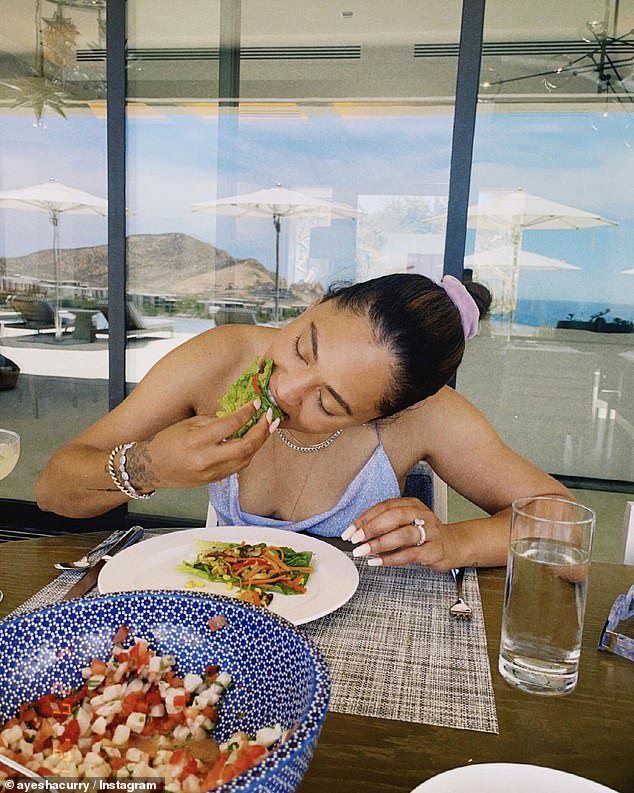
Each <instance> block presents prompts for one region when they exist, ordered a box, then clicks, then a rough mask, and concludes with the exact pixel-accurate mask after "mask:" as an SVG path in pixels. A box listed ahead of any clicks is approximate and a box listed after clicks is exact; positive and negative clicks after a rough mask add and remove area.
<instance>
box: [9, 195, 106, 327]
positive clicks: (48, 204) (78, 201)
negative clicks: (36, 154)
mask: <svg viewBox="0 0 634 793" xmlns="http://www.w3.org/2000/svg"><path fill="white" fill-rule="evenodd" d="M0 205H1V206H3V207H5V208H6V209H23V210H35V211H37V212H47V213H48V217H49V220H50V222H51V225H52V226H53V263H54V268H55V336H56V338H59V337H60V336H61V334H62V325H61V317H60V313H59V310H60V298H59V281H60V262H59V219H60V215H62V213H65V212H70V213H72V214H74V215H107V214H108V202H107V201H106V199H105V198H101V197H100V196H96V195H92V193H86V192H85V191H84V190H78V189H77V188H75V187H69V186H68V185H65V184H64V183H63V182H59V181H57V180H56V179H49V181H48V182H43V183H42V184H37V185H32V186H31V187H23V188H20V189H18V190H0Z"/></svg>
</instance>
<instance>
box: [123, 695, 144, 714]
mask: <svg viewBox="0 0 634 793" xmlns="http://www.w3.org/2000/svg"><path fill="white" fill-rule="evenodd" d="M122 708H123V713H125V714H126V715H128V716H129V715H130V713H149V712H150V705H149V703H148V701H147V699H146V697H145V694H144V693H143V692H142V691H133V692H132V693H130V694H126V695H125V697H124V698H123V702H122Z"/></svg>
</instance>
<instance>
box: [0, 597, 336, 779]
mask: <svg viewBox="0 0 634 793" xmlns="http://www.w3.org/2000/svg"><path fill="white" fill-rule="evenodd" d="M217 614H224V615H225V617H226V618H227V623H228V624H227V625H226V626H225V627H224V628H222V629H221V630H216V631H212V630H211V629H210V628H209V627H208V625H207V622H208V620H209V619H210V618H211V617H213V616H215V615H217ZM122 624H124V625H127V627H128V628H129V629H130V632H131V633H132V634H133V635H136V636H138V637H142V638H144V639H147V640H148V641H149V642H150V646H151V647H152V648H153V649H155V650H156V651H157V652H159V653H161V654H166V653H170V654H174V655H175V656H176V661H177V669H178V670H179V672H180V673H181V674H185V673H187V672H200V671H201V670H202V669H204V668H205V666H207V665H208V664H217V665H218V666H219V667H220V668H221V669H223V670H224V671H227V672H229V674H231V676H232V677H233V680H234V685H233V686H232V687H231V688H230V689H229V691H228V692H227V693H226V695H225V697H224V699H223V704H222V707H221V710H220V718H219V720H218V724H217V727H216V737H217V739H218V740H219V741H223V740H225V739H226V738H228V737H229V736H230V735H231V734H232V733H233V732H235V731H236V730H243V731H245V732H247V733H250V734H253V733H255V731H256V730H258V729H259V728H260V727H265V726H267V725H269V724H275V723H277V722H279V723H280V724H281V725H282V728H283V729H288V728H290V727H292V726H293V725H295V724H297V728H296V729H295V731H294V732H293V733H292V735H291V736H290V737H289V738H288V740H287V741H286V742H285V743H284V744H283V745H282V746H281V747H279V748H278V749H275V750H274V751H272V752H271V754H270V755H269V756H268V757H266V758H265V759H264V760H263V761H262V762H261V763H260V764H259V765H257V766H255V767H254V768H252V769H250V770H249V771H247V772H245V773H244V774H241V775H240V776H239V777H237V778H236V779H234V780H233V781H231V782H229V783H227V784H226V785H223V786H222V788H219V790H222V791H227V793H228V792H229V791H265V790H266V791H271V792H272V793H278V792H279V793H287V791H294V790H295V789H296V788H297V786H298V785H299V783H300V781H301V779H302V777H303V776H304V774H305V772H306V769H307V768H308V764H309V762H310V760H311V758H312V756H313V752H314V749H315V745H316V743H317V737H318V735H319V731H320V729H321V726H322V724H323V721H324V718H325V716H326V711H327V709H328V698H329V693H330V680H329V674H328V668H327V666H326V664H325V662H324V660H323V658H322V657H321V655H320V653H319V651H318V650H317V649H316V648H315V647H314V645H313V644H312V643H311V642H310V641H309V640H307V639H306V638H305V637H304V636H303V635H302V634H301V632H300V630H299V629H298V628H296V627H294V626H293V625H291V623H290V622H287V621H286V620H284V619H283V618H282V617H279V616H277V615H275V614H271V613H269V612H266V611H265V610H264V609H261V608H258V607H256V606H251V605H250V604H248V603H243V602H240V601H236V600H234V599H232V598H226V597H222V596H215V595H206V594H202V593H195V592H191V593H190V592H187V593H185V592H162V591H161V592H129V593H123V594H114V595H103V596H99V597H89V598H83V599H80V600H71V601H67V602H62V603H57V604H55V605H53V606H47V607H45V608H42V609H38V610H36V611H32V612H29V613H27V614H23V615H21V616H19V617H15V618H13V619H10V620H5V621H4V622H0V659H1V663H0V722H3V721H5V720H6V719H8V718H10V717H11V716H15V715H17V711H18V706H19V705H20V704H21V703H22V702H28V701H32V700H34V699H36V698H37V697H40V696H42V695H43V694H46V693H48V692H50V691H55V690H60V691H62V692H63V691H66V690H68V688H69V687H71V686H76V685H77V684H78V683H80V682H81V680H82V678H81V671H80V670H81V669H82V667H84V666H86V665H87V663H88V662H89V661H90V660H91V659H93V658H103V659H106V658H108V657H109V655H110V650H111V649H112V637H113V635H114V633H115V631H116V630H117V628H119V626H120V625H122Z"/></svg>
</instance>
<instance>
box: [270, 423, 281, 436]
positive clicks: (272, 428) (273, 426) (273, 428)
mask: <svg viewBox="0 0 634 793" xmlns="http://www.w3.org/2000/svg"><path fill="white" fill-rule="evenodd" d="M279 425H280V420H279V419H275V421H274V422H273V423H272V424H271V426H270V427H269V433H270V434H271V435H272V434H273V433H274V432H275V430H276V429H277V428H278V427H279Z"/></svg>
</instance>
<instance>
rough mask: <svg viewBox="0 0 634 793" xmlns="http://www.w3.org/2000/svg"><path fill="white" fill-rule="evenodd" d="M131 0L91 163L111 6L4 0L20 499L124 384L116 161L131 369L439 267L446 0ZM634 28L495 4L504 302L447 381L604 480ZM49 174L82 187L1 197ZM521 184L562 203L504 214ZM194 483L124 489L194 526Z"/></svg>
mask: <svg viewBox="0 0 634 793" xmlns="http://www.w3.org/2000/svg"><path fill="white" fill-rule="evenodd" d="M123 5H125V9H126V10H125V13H126V50H125V56H126V68H125V71H126V75H125V77H126V83H127V88H126V97H125V100H126V101H125V104H126V116H125V148H122V147H119V148H117V146H116V145H115V146H114V147H112V149H111V156H110V162H108V160H107V156H106V151H107V147H106V123H107V119H108V115H107V111H108V102H110V103H111V104H110V111H112V110H113V106H112V103H113V102H114V101H115V99H114V98H113V95H112V92H108V91H107V85H106V56H107V50H106V2H105V0H5V2H4V3H3V38H2V39H1V41H2V44H1V45H0V46H1V47H2V52H1V53H0V136H1V139H2V147H1V148H0V328H1V332H0V354H2V355H3V356H4V358H3V359H0V374H1V373H2V372H3V370H6V372H5V375H4V377H5V379H4V380H3V381H1V383H0V384H2V388H3V389H4V390H2V389H0V415H1V420H0V424H1V425H4V426H7V427H11V428H14V429H17V430H19V431H20V432H21V433H22V435H23V440H24V452H23V455H22V458H21V460H20V462H19V464H18V467H17V468H16V470H15V473H14V474H12V476H11V477H8V478H7V479H5V480H3V481H2V482H0V498H3V499H18V500H23V501H26V502H28V501H33V499H34V494H33V488H34V483H35V480H36V478H37V475H38V473H39V471H40V470H41V468H42V466H43V465H44V463H45V461H46V459H47V458H48V457H49V456H50V455H51V454H52V452H53V451H54V450H55V449H56V448H58V447H59V446H60V445H61V444H63V443H64V442H66V441H67V440H69V439H70V438H71V437H73V436H74V435H75V434H76V433H77V432H78V431H79V430H80V429H81V428H82V427H84V426H87V425H89V424H90V423H91V422H92V421H94V420H95V419H96V418H97V417H98V416H100V415H103V413H104V412H106V410H107V409H108V405H107V394H108V377H110V378H111V379H112V378H117V377H122V375H121V372H117V371H116V367H115V370H114V371H113V367H112V366H111V367H110V372H109V368H108V367H109V361H110V362H112V357H110V358H109V355H110V356H112V348H113V347H116V345H113V344H112V342H111V337H110V333H109V331H110V328H109V319H110V317H109V313H110V312H109V294H108V266H107V255H108V248H107V244H106V243H107V232H108V226H107V221H106V216H105V214H104V201H105V198H106V197H107V195H108V179H107V174H108V167H110V168H111V169H112V166H113V158H114V159H115V160H116V162H115V163H114V165H115V166H116V165H117V164H119V165H122V166H123V165H125V168H126V199H125V202H124V203H125V207H124V206H123V203H122V205H121V206H120V207H118V208H115V210H116V211H120V212H121V213H123V211H124V210H125V217H126V245H125V250H126V257H125V258H126V261H125V262H124V261H123V260H121V261H120V260H118V259H116V258H115V260H114V261H111V262H110V275H111V276H112V274H113V272H114V273H115V274H118V276H119V280H118V283H119V284H121V285H123V284H124V283H125V284H126V290H127V291H126V294H125V296H124V297H125V299H124V302H125V304H126V308H125V311H126V322H127V328H126V331H127V332H126V338H125V349H124V348H123V345H121V359H122V360H125V381H126V384H127V385H126V387H127V389H128V390H130V389H132V388H134V386H135V383H137V382H138V381H139V380H140V379H141V378H142V377H143V375H144V374H145V373H146V372H147V371H148V369H149V368H150V367H151V366H152V365H153V364H154V363H155V362H156V361H157V360H158V359H159V358H160V357H162V356H163V355H164V354H166V353H167V352H168V351H169V350H171V349H173V348H174V347H175V346H177V345H179V344H181V343H182V342H183V341H185V340H187V339H188V338H191V337H192V336H193V335H195V334H197V333H200V332H202V331H204V330H206V329H207V328H211V327H214V326H215V325H218V324H222V323H227V322H248V323H252V322H253V323H283V322H285V321H287V320H288V319H290V318H292V317H293V316H295V315H296V314H297V313H299V312H301V311H303V310H304V309H305V308H306V306H308V305H309V304H310V303H311V302H312V301H314V300H315V299H317V298H318V297H319V296H320V295H321V294H323V292H324V290H326V289H327V288H328V287H329V285H331V284H332V283H333V282H340V281H351V280H352V281H354V280H362V279H366V278H369V277H372V276H375V275H380V274H383V273H388V272H399V271H401V272H402V271H408V272H419V273H424V274H426V275H429V276H431V277H433V278H436V279H438V278H440V277H441V275H442V272H443V266H445V265H444V260H445V258H446V257H445V243H446V240H445V237H446V225H445V219H446V217H447V212H448V209H449V210H450V211H451V209H452V207H451V206H449V200H450V183H452V184H453V182H452V181H451V180H452V177H453V178H454V179H455V177H456V176H459V177H461V178H462V179H463V184H464V180H467V179H468V177H469V175H468V174H467V173H461V174H455V173H454V174H452V173H451V168H450V163H451V156H452V150H451V146H452V134H453V126H454V109H455V107H454V106H455V96H456V77H457V69H458V55H459V42H460V34H461V31H460V25H461V14H462V7H461V3H459V2H450V3H447V2H446V0H430V1H429V2H425V3H421V2H419V3H413V2H410V0H396V1H395V2H392V3H390V4H388V5H386V4H385V3H382V2H378V0H368V2H363V3H358V2H351V3H349V4H347V5H343V6H342V5H341V4H340V3H335V2H333V0H326V1H325V2H320V3H315V2H312V3H309V2H304V1H303V0H302V2H297V0H192V1H191V2H187V3H161V4H157V3H156V2H153V0H128V2H127V3H125V4H120V3H113V4H109V6H110V12H111V18H112V16H113V15H114V13H115V11H114V9H115V8H116V10H117V13H119V12H120V10H121V9H122V8H123ZM632 28H634V0H621V1H620V2H615V1H614V0H605V2H600V3H598V4H597V3H596V2H595V1H594V0H592V1H591V2H590V1H588V2H586V1H585V0H575V2H574V3H560V4H559V5H558V6H557V7H553V5H552V3H546V2H538V3H533V4H529V5H527V4H525V3H521V2H519V0H517V1H515V0H514V2H512V3H509V2H502V0H489V2H488V3H487V14H486V25H485V37H484V46H483V53H482V64H481V86H480V92H479V105H478V113H477V126H476V136H475V146H474V151H473V171H472V174H471V196H470V200H469V216H468V217H469V219H468V229H467V236H466V259H465V262H464V265H465V267H466V268H468V270H471V271H472V272H473V277H474V278H477V279H479V280H483V281H485V282H486V283H488V284H489V285H490V286H491V288H492V290H493V292H494V295H495V305H494V313H493V316H492V318H491V319H490V320H489V321H488V322H487V323H486V324H485V325H484V327H483V329H482V333H481V334H480V336H479V337H477V338H476V339H474V340H473V341H472V342H470V344H469V347H468V353H467V356H466V359H465V362H464V364H463V367H462V369H461V370H460V374H459V377H458V383H457V386H458V389H459V390H461V391H462V392H464V393H465V394H466V395H467V396H469V397H470V398H471V399H473V401H474V402H475V403H476V404H477V405H479V406H480V407H481V408H482V409H483V410H484V412H485V413H486V414H487V416H488V417H489V418H490V419H491V421H492V422H493V423H494V425H495V426H496V428H497V429H498V431H499V432H500V433H501V434H502V436H503V437H504V438H505V439H506V440H507V441H508V442H509V444H510V445H512V446H513V447H514V448H516V449H517V450H518V451H519V452H520V453H522V454H524V455H525V456H527V457H529V458H530V459H532V460H534V461H535V462H536V463H538V464H539V465H540V466H542V467H544V468H546V469H547V470H549V471H551V472H553V473H555V474H560V475H565V476H569V477H584V478H590V479H593V480H594V481H595V484H596V483H597V482H598V483H601V482H604V483H605V486H606V487H608V486H609V485H610V483H611V482H614V481H615V480H618V481H619V482H621V489H623V485H622V483H623V482H631V481H632V480H634V460H633V457H632V452H631V449H632V446H633V444H632V440H633V436H634V415H633V413H632V400H631V397H630V398H629V399H628V394H631V392H632V389H633V388H634V376H633V370H632V367H633V366H634V360H633V352H632V348H633V346H634V345H633V344H632V340H633V339H634V333H633V332H632V331H633V330H634V325H632V323H633V322H634V313H633V312H634V309H633V306H634V297H633V294H634V274H632V273H631V272H628V271H631V270H632V266H633V262H632V259H631V254H630V252H631V250H632V249H633V248H634V245H633V243H634V240H633V239H632V238H633V237H634V223H633V217H632V208H631V200H630V199H629V193H630V187H629V182H628V175H629V173H631V171H632V147H633V146H634V124H633V123H632V119H633V118H634V115H633V114H634V102H633V101H632V92H634V88H633V86H632V73H633V65H634V61H633V58H632V46H633V44H632V37H631V35H630V34H629V33H628V31H630V30H631V29H632ZM119 45H120V46H121V47H123V38H122V39H121V41H120V42H119ZM112 117H113V116H112V115H110V118H111V119H112ZM111 137H112V131H111ZM121 140H123V137H122V138H121ZM469 144H470V141H469V140H457V142H456V146H458V147H460V146H466V147H467V148H468V147H469ZM463 161H464V160H463ZM51 179H57V180H58V181H59V184H58V185H57V187H58V188H59V189H60V190H61V189H64V188H72V189H75V190H81V191H83V193H85V194H86V195H85V196H84V201H83V204H82V205H81V206H77V205H71V206H68V205H67V206H66V207H65V208H64V209H63V210H62V207H61V205H60V206H59V207H57V210H56V211H55V212H53V211H52V207H51V204H50V202H49V203H48V204H47V203H46V201H45V199H46V196H44V197H42V196H40V199H41V203H40V205H38V206H37V207H36V206H35V205H33V204H30V205H29V204H26V203H24V202H23V203H22V204H21V205H19V206H18V205H17V204H16V203H11V200H13V201H15V200H17V199H18V198H19V196H17V197H16V196H15V195H14V196H13V199H12V198H11V196H9V195H7V194H8V193H9V192H11V193H16V192H19V191H20V190H22V189H24V188H29V187H37V188H38V189H40V191H42V190H45V189H50V187H51V185H46V183H48V182H49V180H51ZM278 186H280V187H282V188H285V189H288V190H292V191H294V192H295V193H300V194H302V195H303V203H302V199H301V197H298V196H294V197H288V196H287V199H286V202H285V204H284V210H283V211H282V210H281V209H279V200H278V202H277V207H278V209H277V210H276V211H275V212H273V211H271V213H270V214H268V215H267V214H264V215H262V214H258V213H256V211H255V208H254V206H253V203H254V202H253V200H251V201H249V200H248V199H249V195H250V194H252V193H254V192H256V191H263V190H264V191H276V190H277V189H278ZM518 196H520V197H521V198H523V199H529V198H530V200H531V201H533V198H532V197H535V200H540V201H542V202H544V204H543V205H544V206H546V205H547V204H552V203H555V204H559V205H562V207H563V209H562V210H561V212H563V215H562V216H559V217H558V220H552V221H551V222H550V223H548V222H546V221H542V222H541V223H533V222H532V221H531V222H530V223H529V220H528V214H527V213H528V210H526V212H525V213H524V215H522V214H521V213H520V212H519V211H518V212H515V213H513V212H509V207H511V206H512V205H513V202H518V203H519V201H518ZM3 197H4V200H3ZM228 198H231V199H232V200H231V201H227V200H226V199H228ZM451 200H452V202H454V201H455V193H453V197H451ZM240 202H241V203H242V205H241V207H240V208H239V209H236V208H235V207H233V208H232V207H229V206H227V204H232V203H233V204H235V203H240ZM319 202H321V203H322V204H326V205H327V206H329V207H330V209H324V208H323V206H321V208H318V207H317V206H316V204H318V203H319ZM283 203H284V202H283ZM500 205H501V206H502V209H500V208H499V207H500ZM496 206H497V207H498V208H497V209H496ZM300 208H301V212H300V211H299V209H300ZM464 209H466V207H464ZM58 210H59V211H58ZM79 210H81V211H82V212H83V214H78V211H79ZM564 210H565V212H564ZM544 211H545V214H546V215H548V214H549V212H548V211H547V210H544ZM111 213H112V207H111ZM566 213H567V215H566ZM560 214H561V213H560ZM575 225H577V226H580V228H578V229H576V228H575ZM111 233H112V232H111ZM461 264H462V261H459V262H452V263H451V266H452V267H455V268H457V269H459V268H460V265H461ZM124 268H125V270H124ZM124 276H125V278H124ZM111 283H112V282H111ZM111 288H112V287H111ZM110 299H111V300H112V299H113V295H112V294H111V295H110ZM5 361H6V362H8V363H7V365H6V366H4V367H3V366H2V363H3V362H5ZM11 364H15V366H16V367H18V368H19V373H17V374H16V372H17V369H11V371H9V369H10V368H11V367H10V365H11ZM111 393H112V391H111ZM206 500H207V499H206V493H205V489H204V488H199V489H198V490H196V491H193V492H192V491H186V492H175V491H163V492H161V493H160V494H159V495H157V497H156V498H155V499H152V501H150V502H147V503H145V502H141V503H134V504H133V505H131V507H130V509H131V510H141V511H145V512H152V513H159V514H162V515H165V516H169V517H171V518H175V519H176V518H179V517H182V518H188V519H193V520H201V519H202V518H203V517H204V513H205V509H206Z"/></svg>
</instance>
